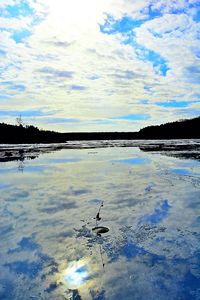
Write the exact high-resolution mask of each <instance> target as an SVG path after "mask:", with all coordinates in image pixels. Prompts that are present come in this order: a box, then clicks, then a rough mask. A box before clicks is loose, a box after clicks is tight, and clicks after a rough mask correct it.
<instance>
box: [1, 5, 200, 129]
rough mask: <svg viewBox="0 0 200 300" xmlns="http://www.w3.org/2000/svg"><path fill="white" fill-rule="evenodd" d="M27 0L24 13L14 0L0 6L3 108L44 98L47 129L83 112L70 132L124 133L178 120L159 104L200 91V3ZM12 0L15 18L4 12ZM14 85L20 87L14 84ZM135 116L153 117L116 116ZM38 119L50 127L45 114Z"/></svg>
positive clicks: (192, 96)
mask: <svg viewBox="0 0 200 300" xmlns="http://www.w3.org/2000/svg"><path fill="white" fill-rule="evenodd" d="M25 3H26V7H28V8H27V9H28V12H29V13H28V14H27V15H26V16H24V15H23V16H22V15H20V9H19V6H20V1H18V2H17V1H1V4H0V9H2V17H1V18H0V26H1V28H2V29H1V31H0V40H1V45H0V58H1V57H3V59H1V60H0V67H1V70H2V71H1V76H0V80H1V83H3V82H6V81H10V82H12V83H13V89H11V88H10V85H7V86H6V85H5V84H4V85H3V89H2V90H1V92H0V99H2V97H4V102H3V104H2V105H3V107H4V108H5V109H9V106H10V107H12V109H13V107H14V106H15V107H16V108H17V110H20V107H21V109H22V110H23V109H27V110H31V109H33V110H37V108H38V107H40V104H41V102H42V103H43V105H44V106H45V107H48V108H49V109H51V110H52V111H55V108H56V109H57V110H58V111H57V112H55V115H54V116H52V121H51V122H49V123H50V124H49V128H51V129H52V128H53V129H57V130H58V129H61V130H68V128H69V127H64V125H63V123H62V122H60V121H59V120H64V119H65V118H69V119H71V120H76V119H78V120H80V122H71V123H72V124H70V131H76V130H77V131H80V129H81V131H83V130H85V131H88V130H91V129H95V130H98V128H99V130H115V131H116V130H127V131H130V130H132V128H133V127H134V130H136V129H139V128H140V127H143V126H145V125H147V124H151V122H152V123H154V124H155V123H160V122H161V121H162V122H163V121H170V120H175V119H176V118H177V115H176V108H173V109H170V108H168V110H169V111H168V112H167V113H166V108H164V107H159V105H154V104H155V103H156V102H159V103H161V102H163V103H165V102H167V101H186V102H189V101H192V100H198V99H199V96H198V97H197V96H195V95H198V93H199V91H198V88H199V86H198V84H199V80H198V77H199V74H198V72H199V50H198V49H199V48H200V46H199V41H198V35H199V30H200V27H199V23H197V22H196V21H195V18H194V15H195V12H196V11H197V8H198V7H197V6H198V3H197V2H196V1H194V0H193V1H192V0H191V1H174V0H170V1H167V2H166V1H163V0H159V1H155V0H148V1H147V0H140V1H139V0H136V1H134V5H133V2H132V1H131V0H115V1H114V0H109V1H108V0H84V1H80V0H73V1H72V0H49V1H48V2H46V1H44V0H36V1H32V0H27V1H25ZM9 5H10V6H11V7H13V9H14V7H16V5H18V8H17V13H16V12H15V13H14V12H13V11H12V13H13V16H12V15H8V14H7V15H6V11H7V10H8V6H9ZM192 10H193V13H191V11H192ZM10 14H11V13H10ZM109 22H110V24H109ZM105 26H107V27H105ZM109 26H110V27H109ZM103 28H109V30H103ZM124 28H125V29H124ZM110 29H112V30H110ZM113 29H114V30H113ZM23 30H28V35H27V36H26V33H25V32H23ZM16 32H20V34H19V35H18V36H16V35H14V33H16ZM186 57H187V59H186ZM20 86H21V87H22V86H24V87H25V88H24V89H20V88H16V89H15V88H14V87H20ZM197 98H198V99H197ZM0 101H1V100H0ZM144 101H147V102H148V108H147V105H144ZM179 113H180V109H179ZM135 114H137V115H146V114H148V115H149V116H150V117H149V118H148V120H146V119H145V120H136V119H135V120H134V119H133V120H132V122H130V120H126V119H121V120H119V119H115V117H116V116H120V115H121V116H128V115H135ZM188 116H189V114H188ZM53 117H54V119H53ZM59 118H60V119H59ZM111 118H113V119H112V121H111ZM95 120H102V122H101V121H98V122H97V121H95ZM81 121H82V123H81ZM38 122H39V125H40V124H41V126H42V124H45V126H46V120H45V121H43V119H42V118H38ZM53 122H54V123H53ZM56 122H57V123H56ZM81 125H82V127H81ZM52 126H54V127H52ZM56 126H57V127H56ZM62 126H63V127H62Z"/></svg>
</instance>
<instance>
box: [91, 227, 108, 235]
mask: <svg viewBox="0 0 200 300" xmlns="http://www.w3.org/2000/svg"><path fill="white" fill-rule="evenodd" d="M92 231H94V232H95V233H96V234H97V235H99V236H101V234H102V233H106V232H108V231H109V228H108V227H104V226H97V227H93V228H92Z"/></svg>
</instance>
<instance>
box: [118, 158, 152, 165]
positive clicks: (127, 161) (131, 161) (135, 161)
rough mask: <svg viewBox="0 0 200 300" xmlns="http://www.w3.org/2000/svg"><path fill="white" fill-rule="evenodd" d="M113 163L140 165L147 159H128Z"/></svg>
mask: <svg viewBox="0 0 200 300" xmlns="http://www.w3.org/2000/svg"><path fill="white" fill-rule="evenodd" d="M113 162H119V163H124V164H130V165H140V164H145V163H147V159H145V158H143V157H132V158H128V159H120V160H114V161H113Z"/></svg>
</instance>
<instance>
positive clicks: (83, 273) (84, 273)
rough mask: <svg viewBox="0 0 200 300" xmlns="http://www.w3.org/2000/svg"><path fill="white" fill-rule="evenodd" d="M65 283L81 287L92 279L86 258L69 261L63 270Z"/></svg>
mask: <svg viewBox="0 0 200 300" xmlns="http://www.w3.org/2000/svg"><path fill="white" fill-rule="evenodd" d="M62 275H63V280H62V281H63V283H64V284H66V285H67V286H69V287H70V288H75V289H76V288H80V287H81V286H82V285H83V284H86V283H87V282H88V281H89V280H90V274H89V267H88V265H86V262H85V261H84V260H82V261H73V262H71V263H69V265H68V267H67V269H66V270H65V271H64V272H63V274H62Z"/></svg>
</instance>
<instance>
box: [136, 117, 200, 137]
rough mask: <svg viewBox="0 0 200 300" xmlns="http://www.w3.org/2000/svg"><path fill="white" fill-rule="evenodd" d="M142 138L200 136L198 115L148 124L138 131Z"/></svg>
mask: <svg viewBox="0 0 200 300" xmlns="http://www.w3.org/2000/svg"><path fill="white" fill-rule="evenodd" d="M138 134H139V137H140V138H142V139H191V138H196V139H198V138H200V117H197V118H193V119H188V120H181V121H176V122H170V123H166V124H161V125H157V126H148V127H145V128H143V129H141V130H140V131H139V133H138Z"/></svg>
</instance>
